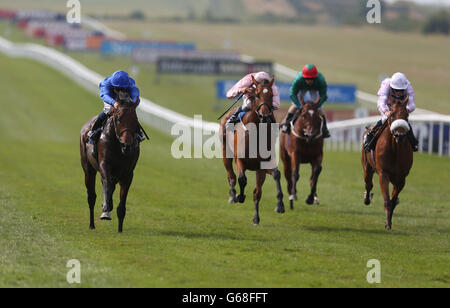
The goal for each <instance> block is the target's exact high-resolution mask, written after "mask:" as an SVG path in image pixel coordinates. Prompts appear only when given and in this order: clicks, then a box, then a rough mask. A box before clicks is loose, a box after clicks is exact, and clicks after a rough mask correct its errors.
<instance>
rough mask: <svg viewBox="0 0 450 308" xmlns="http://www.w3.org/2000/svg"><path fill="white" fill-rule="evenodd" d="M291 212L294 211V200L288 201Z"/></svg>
mask: <svg viewBox="0 0 450 308" xmlns="http://www.w3.org/2000/svg"><path fill="white" fill-rule="evenodd" d="M289 204H290V208H291V210H294V200H290V201H289Z"/></svg>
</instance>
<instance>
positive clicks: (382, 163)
mask: <svg viewBox="0 0 450 308" xmlns="http://www.w3.org/2000/svg"><path fill="white" fill-rule="evenodd" d="M406 105H407V102H405V101H397V100H395V101H393V102H392V103H391V112H390V115H389V117H388V118H387V120H386V122H387V123H386V122H385V125H383V126H382V127H381V128H380V129H382V130H383V131H382V132H381V134H380V136H379V138H378V140H377V143H376V146H375V151H370V152H365V151H364V147H363V148H362V150H361V154H362V157H361V162H362V165H363V168H364V181H365V183H366V192H365V193H364V204H366V205H369V204H370V202H371V200H372V198H373V193H371V190H372V188H373V183H372V178H373V174H374V173H375V172H376V173H378V176H379V180H380V187H381V194H382V195H383V199H384V211H385V213H386V225H385V228H386V229H387V230H390V229H391V228H392V216H393V214H394V209H395V207H396V206H397V204H398V203H399V199H398V196H399V194H400V192H401V191H402V189H403V187H404V186H405V179H406V176H407V175H408V174H409V171H410V170H411V167H412V165H413V149H412V147H411V144H410V142H408V140H407V138H406V135H407V133H408V131H409V129H410V126H409V123H408V115H409V113H408V110H407V109H406ZM387 127H389V129H387ZM367 132H368V130H366V132H365V133H364V135H366V134H367ZM363 138H364V136H363ZM389 183H392V185H393V190H392V196H391V197H390V196H389Z"/></svg>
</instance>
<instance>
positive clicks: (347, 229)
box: [303, 226, 410, 236]
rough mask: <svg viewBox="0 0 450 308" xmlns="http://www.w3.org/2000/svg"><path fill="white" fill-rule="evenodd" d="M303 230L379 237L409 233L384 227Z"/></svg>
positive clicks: (311, 227) (307, 228)
mask: <svg viewBox="0 0 450 308" xmlns="http://www.w3.org/2000/svg"><path fill="white" fill-rule="evenodd" d="M303 229H305V230H308V231H313V232H350V233H364V234H379V235H401V236H410V234H409V233H406V232H402V231H396V230H395V228H394V229H393V230H391V231H387V230H385V229H384V226H380V229H376V230H369V229H356V228H348V227H327V226H305V227H303Z"/></svg>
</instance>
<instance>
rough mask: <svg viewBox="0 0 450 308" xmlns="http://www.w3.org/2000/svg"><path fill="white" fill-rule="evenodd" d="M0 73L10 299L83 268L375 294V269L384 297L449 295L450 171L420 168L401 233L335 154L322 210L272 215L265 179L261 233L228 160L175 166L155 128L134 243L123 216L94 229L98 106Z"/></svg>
mask: <svg viewBox="0 0 450 308" xmlns="http://www.w3.org/2000/svg"><path fill="white" fill-rule="evenodd" d="M0 67H2V71H1V73H0V93H2V99H1V100H0V108H1V110H2V112H1V113H0V138H1V140H2V146H1V147H0V234H1V236H0V273H1V275H0V286H3V287H16V286H19V287H24V286H26V287H67V286H70V285H69V284H68V283H67V282H66V280H65V278H66V274H67V271H68V269H67V268H66V263H67V261H68V260H69V259H78V260H80V261H81V275H82V276H81V280H82V284H81V287H108V286H114V287H118V286H123V287H130V286H132V287H138V286H139V287H329V286H338V287H369V286H372V285H369V284H368V283H367V282H366V273H367V271H368V270H369V269H368V268H366V263H367V261H368V260H369V259H374V258H375V259H378V260H380V261H381V266H382V284H381V285H380V286H381V287H448V286H449V285H450V284H449V279H450V277H449V272H448V261H449V224H448V222H449V218H450V212H449V203H448V200H449V197H450V195H449V191H448V187H447V186H448V183H449V180H450V178H449V174H450V173H449V171H450V170H448V169H449V167H448V166H449V159H448V158H438V157H436V156H428V155H415V163H414V167H413V169H412V172H411V174H410V176H409V177H408V179H407V186H406V188H405V190H404V192H403V193H402V194H401V195H400V199H401V204H400V205H399V207H398V209H397V210H396V213H395V216H394V220H393V230H392V231H391V232H387V231H385V230H384V212H383V206H382V200H381V197H380V193H379V188H378V185H377V184H376V185H375V187H376V189H375V199H374V203H373V205H372V206H370V207H365V206H364V205H363V203H362V192H363V180H362V168H361V166H360V162H359V154H357V153H326V154H325V161H324V170H323V173H322V175H321V178H320V182H319V190H318V193H319V198H320V200H321V204H320V205H319V206H315V207H308V206H306V205H305V204H304V203H303V202H302V201H300V202H297V203H296V209H295V210H294V211H288V212H287V213H285V214H284V215H279V214H276V213H275V212H274V211H273V209H274V207H275V202H276V192H275V187H274V186H275V185H274V182H273V180H272V179H270V178H268V179H267V182H266V184H265V186H264V191H263V199H262V202H261V225H260V226H258V227H254V226H253V225H252V223H251V219H252V217H253V205H252V202H251V191H252V190H253V187H254V184H255V180H254V174H253V173H252V172H249V173H248V178H249V185H248V188H247V196H248V200H247V202H246V203H245V204H244V205H230V204H228V203H227V192H228V188H227V184H226V178H225V176H226V173H225V170H224V168H223V166H222V163H221V161H220V160H219V159H213V160H208V159H190V160H186V159H182V160H176V159H173V158H172V156H171V154H170V147H171V143H172V139H171V138H170V137H168V136H166V135H162V134H160V133H158V132H156V131H153V130H151V129H148V131H149V132H150V135H151V141H150V142H144V143H143V144H142V152H141V157H140V160H139V163H138V166H137V168H136V170H135V179H134V183H133V185H132V187H131V191H130V194H129V198H128V204H127V206H128V212H127V217H126V219H125V226H124V233H123V234H118V233H117V218H116V216H115V214H114V215H113V221H112V222H103V221H100V220H99V219H98V217H99V215H100V211H101V210H100V205H99V204H100V202H101V200H102V197H101V193H100V191H101V190H100V189H101V187H100V183H99V181H97V193H98V195H99V196H98V201H97V206H96V215H95V217H96V226H97V229H96V230H93V231H92V230H89V228H88V226H89V215H88V212H89V211H88V205H87V201H86V197H87V196H86V193H85V188H84V177H83V173H82V170H81V166H80V162H79V146H78V134H79V130H80V128H81V126H82V124H83V123H84V121H86V120H87V119H88V118H89V117H91V116H92V115H94V114H96V113H97V112H98V111H99V109H100V103H99V102H98V99H97V98H96V96H95V95H92V94H90V93H88V92H86V91H85V90H83V89H82V88H79V87H78V86H76V85H75V84H74V83H73V82H71V81H70V80H69V79H67V78H65V77H64V76H62V75H60V74H59V73H57V72H55V71H53V70H51V69H49V68H47V67H44V66H43V65H41V64H38V63H35V62H33V61H30V60H23V59H9V58H7V57H5V56H3V55H0ZM173 95H174V96H175V97H180V98H181V97H182V95H183V94H182V93H173ZM309 172H310V168H309V167H305V166H303V167H302V170H301V180H300V183H299V186H298V187H299V198H300V200H303V199H304V198H305V197H306V194H307V179H308V178H309ZM375 183H377V179H376V178H375ZM283 190H284V191H286V188H285V181H284V180H283ZM115 197H116V199H115V201H116V202H115V205H117V196H115ZM286 199H287V198H286V197H285V200H286ZM286 202H287V201H286Z"/></svg>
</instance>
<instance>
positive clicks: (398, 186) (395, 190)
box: [390, 177, 405, 226]
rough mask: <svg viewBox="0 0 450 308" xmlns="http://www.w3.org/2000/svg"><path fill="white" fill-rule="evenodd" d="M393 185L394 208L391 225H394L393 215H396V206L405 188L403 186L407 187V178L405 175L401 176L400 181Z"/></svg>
mask: <svg viewBox="0 0 450 308" xmlns="http://www.w3.org/2000/svg"><path fill="white" fill-rule="evenodd" d="M393 186H394V188H393V189H392V197H391V205H392V209H391V213H390V217H391V226H392V216H394V210H395V207H396V206H397V204H398V203H399V199H398V195H399V194H400V192H401V191H402V190H403V187H405V178H404V177H402V178H400V179H399V180H398V181H396V183H395V184H394V185H393Z"/></svg>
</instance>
